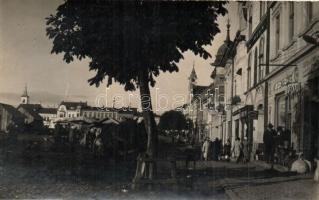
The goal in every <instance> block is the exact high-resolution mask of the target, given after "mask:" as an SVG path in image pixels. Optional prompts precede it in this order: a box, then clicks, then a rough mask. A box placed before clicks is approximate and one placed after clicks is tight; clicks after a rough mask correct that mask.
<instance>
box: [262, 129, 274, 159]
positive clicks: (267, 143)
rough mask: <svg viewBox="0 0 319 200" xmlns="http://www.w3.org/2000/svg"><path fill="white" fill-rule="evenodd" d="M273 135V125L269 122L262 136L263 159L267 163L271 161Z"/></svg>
mask: <svg viewBox="0 0 319 200" xmlns="http://www.w3.org/2000/svg"><path fill="white" fill-rule="evenodd" d="M275 135H276V133H275V131H274V129H273V125H272V124H271V123H269V124H268V126H267V129H266V131H265V132H264V136H263V141H264V147H265V160H266V162H267V163H271V162H272V161H273V156H274V155H273V154H274V136H275Z"/></svg>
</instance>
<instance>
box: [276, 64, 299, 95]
mask: <svg viewBox="0 0 319 200" xmlns="http://www.w3.org/2000/svg"><path fill="white" fill-rule="evenodd" d="M297 82H298V68H295V70H294V72H293V73H291V74H289V75H288V76H286V77H285V78H284V79H282V80H281V81H278V82H276V83H275V84H274V87H273V89H274V91H276V90H280V89H282V88H283V87H285V86H287V85H290V84H294V83H297Z"/></svg>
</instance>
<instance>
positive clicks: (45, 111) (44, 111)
mask: <svg viewBox="0 0 319 200" xmlns="http://www.w3.org/2000/svg"><path fill="white" fill-rule="evenodd" d="M38 113H42V114H57V108H40V109H39V111H38Z"/></svg>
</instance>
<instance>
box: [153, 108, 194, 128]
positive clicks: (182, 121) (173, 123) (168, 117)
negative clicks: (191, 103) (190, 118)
mask: <svg viewBox="0 0 319 200" xmlns="http://www.w3.org/2000/svg"><path fill="white" fill-rule="evenodd" d="M158 126H159V128H160V129H162V130H186V129H188V127H187V120H186V118H185V116H184V115H183V113H181V112H179V111H175V110H170V111H167V112H165V113H163V115H162V116H161V118H160V122H159V124H158Z"/></svg>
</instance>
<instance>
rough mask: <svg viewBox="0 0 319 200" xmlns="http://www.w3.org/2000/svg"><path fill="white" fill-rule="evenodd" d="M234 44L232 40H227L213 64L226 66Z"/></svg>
mask: <svg viewBox="0 0 319 200" xmlns="http://www.w3.org/2000/svg"><path fill="white" fill-rule="evenodd" d="M232 45H233V42H232V41H225V42H224V44H222V45H221V46H220V47H219V49H218V51H217V54H216V58H215V61H214V63H212V65H213V66H219V67H224V65H225V64H226V61H227V59H228V54H229V50H230V49H231V47H232Z"/></svg>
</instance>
